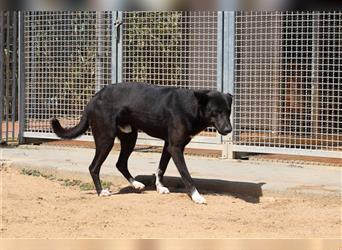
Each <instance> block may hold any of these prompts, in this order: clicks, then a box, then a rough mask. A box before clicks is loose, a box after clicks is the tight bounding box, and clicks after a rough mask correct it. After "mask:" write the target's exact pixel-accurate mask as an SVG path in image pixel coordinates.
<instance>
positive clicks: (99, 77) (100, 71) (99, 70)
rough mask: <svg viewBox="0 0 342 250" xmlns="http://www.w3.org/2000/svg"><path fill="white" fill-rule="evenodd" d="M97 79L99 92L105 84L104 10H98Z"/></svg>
mask: <svg viewBox="0 0 342 250" xmlns="http://www.w3.org/2000/svg"><path fill="white" fill-rule="evenodd" d="M96 39H97V48H96V52H97V53H96V58H95V61H96V64H95V65H96V66H95V67H96V69H95V71H96V80H95V92H98V91H99V90H100V89H101V86H102V85H103V62H102V58H103V39H104V38H103V13H102V11H97V12H96Z"/></svg>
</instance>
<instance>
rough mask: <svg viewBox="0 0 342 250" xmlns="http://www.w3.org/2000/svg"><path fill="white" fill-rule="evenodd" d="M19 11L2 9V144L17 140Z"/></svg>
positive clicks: (0, 95) (0, 58)
mask: <svg viewBox="0 0 342 250" xmlns="http://www.w3.org/2000/svg"><path fill="white" fill-rule="evenodd" d="M17 23H18V22H17V12H15V11H0V144H8V143H13V142H17V139H18V132H19V129H18V105H17V103H18V98H17V48H18V44H17V41H18V40H17V34H18V32H17V28H18V26H17Z"/></svg>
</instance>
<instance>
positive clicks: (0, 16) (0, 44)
mask: <svg viewBox="0 0 342 250" xmlns="http://www.w3.org/2000/svg"><path fill="white" fill-rule="evenodd" d="M3 53H4V12H3V11H0V143H2V142H3V141H2V120H3V119H2V117H3V108H4V105H3V103H4V99H3V98H4V94H3V89H4V64H3V62H4V54H3Z"/></svg>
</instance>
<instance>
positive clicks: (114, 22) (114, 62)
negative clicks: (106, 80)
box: [111, 11, 118, 84]
mask: <svg viewBox="0 0 342 250" xmlns="http://www.w3.org/2000/svg"><path fill="white" fill-rule="evenodd" d="M117 21H118V11H112V23H111V29H112V72H111V73H112V74H111V78H112V80H111V83H112V84H116V83H117V82H118V78H117V77H118V76H117V59H118V46H117V45H118V43H117V39H118V29H117Z"/></svg>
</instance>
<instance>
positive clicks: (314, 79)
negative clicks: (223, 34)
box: [234, 12, 342, 155]
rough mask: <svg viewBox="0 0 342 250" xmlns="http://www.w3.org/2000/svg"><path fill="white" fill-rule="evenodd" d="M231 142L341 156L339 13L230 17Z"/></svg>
mask: <svg viewBox="0 0 342 250" xmlns="http://www.w3.org/2000/svg"><path fill="white" fill-rule="evenodd" d="M235 29H236V32H235V88H234V99H235V106H234V107H235V108H234V115H235V128H234V144H235V145H241V146H246V147H245V150H246V151H248V147H249V146H250V147H254V150H255V149H256V148H257V147H259V148H262V147H268V148H269V149H270V150H269V151H270V152H272V150H271V149H274V148H283V149H284V148H285V149H286V148H294V149H304V150H320V151H321V152H323V153H322V155H324V151H332V152H336V153H337V154H336V155H338V153H339V152H340V151H341V150H342V125H341V120H342V119H341V115H342V102H341V95H342V90H341V89H342V83H341V81H342V78H341V71H342V55H341V50H342V46H341V45H342V13H341V12H237V13H236V19H235Z"/></svg>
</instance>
